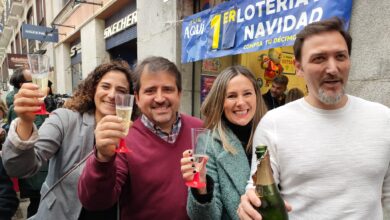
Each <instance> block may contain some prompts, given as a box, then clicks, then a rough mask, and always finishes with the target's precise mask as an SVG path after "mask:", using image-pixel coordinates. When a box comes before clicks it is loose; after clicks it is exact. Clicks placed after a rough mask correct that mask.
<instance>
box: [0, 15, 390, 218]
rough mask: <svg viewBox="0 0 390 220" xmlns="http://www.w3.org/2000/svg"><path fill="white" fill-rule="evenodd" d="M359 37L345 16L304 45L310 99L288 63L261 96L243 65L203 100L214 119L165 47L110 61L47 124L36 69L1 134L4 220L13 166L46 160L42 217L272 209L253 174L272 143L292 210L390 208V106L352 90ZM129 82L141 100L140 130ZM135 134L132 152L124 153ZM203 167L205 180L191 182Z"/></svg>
mask: <svg viewBox="0 0 390 220" xmlns="http://www.w3.org/2000/svg"><path fill="white" fill-rule="evenodd" d="M351 45H352V38H351V36H350V35H349V34H348V33H347V32H345V31H344V29H343V23H342V22H341V21H340V20H339V19H337V18H331V19H327V20H324V21H319V22H314V23H311V24H309V25H307V26H306V27H305V28H304V29H303V30H302V31H301V32H300V33H299V34H298V35H297V37H296V41H295V44H294V55H295V57H296V62H295V65H296V71H297V75H299V76H302V77H303V78H304V80H305V82H306V85H307V89H308V94H307V95H306V96H305V95H304V93H303V92H302V91H300V90H299V89H295V88H293V89H290V90H289V91H288V92H287V90H286V89H287V84H288V78H287V77H286V76H284V75H283V74H282V75H280V76H277V77H276V78H275V79H274V82H273V83H272V86H271V89H270V91H269V92H268V93H267V94H265V95H261V92H260V88H259V86H258V84H257V81H256V78H255V76H254V74H253V73H252V72H251V71H250V70H249V69H248V68H246V67H244V66H239V65H237V66H230V67H228V68H226V69H224V70H223V71H222V72H221V73H220V74H219V75H218V76H217V78H216V80H215V81H214V83H213V85H212V87H211V90H210V92H209V94H208V95H207V97H206V99H205V100H204V102H203V103H202V106H201V114H202V120H201V119H198V118H196V117H193V116H189V115H187V114H184V113H181V112H180V111H179V107H180V102H181V98H182V90H183V88H182V78H181V73H180V71H179V70H178V68H177V66H176V65H175V64H174V63H173V62H171V61H169V60H168V59H166V58H163V57H156V56H153V57H148V58H146V59H144V60H142V61H141V62H140V63H139V64H138V65H137V66H136V68H135V70H134V71H131V69H130V67H129V65H128V64H127V63H126V62H125V61H111V62H109V63H104V64H101V65H99V66H97V67H96V68H95V69H94V70H93V71H92V72H91V73H90V74H89V75H88V76H87V78H86V79H85V80H83V81H82V82H81V83H80V84H79V86H78V88H77V89H76V91H75V92H74V94H73V96H72V97H71V98H70V99H69V100H67V102H66V103H65V105H64V108H58V109H55V110H53V111H52V113H51V114H50V115H49V117H48V118H45V119H44V121H43V123H42V124H41V125H38V124H37V122H36V120H37V118H38V117H37V116H36V115H35V114H34V112H35V111H36V110H39V108H40V104H42V102H44V101H43V100H42V99H41V98H42V97H44V96H45V94H43V93H42V92H40V91H39V89H38V86H36V85H35V84H33V83H30V82H29V78H28V76H27V77H25V76H24V77H22V78H21V79H22V80H21V81H20V83H19V84H17V85H18V86H19V87H17V88H16V89H17V91H15V93H14V98H13V101H12V102H10V105H12V108H13V110H14V111H15V113H16V115H17V117H16V118H15V119H13V120H11V121H10V124H9V128H8V132H7V134H6V139H5V141H4V143H3V145H2V163H0V219H10V218H11V216H12V215H13V213H14V211H15V209H16V208H17V205H18V199H17V196H16V194H15V191H14V190H13V188H12V182H11V180H10V178H9V176H11V177H19V178H21V179H26V178H29V177H33V176H36V174H37V173H39V172H40V171H41V170H42V168H43V167H45V166H47V176H46V178H45V180H44V182H43V183H42V186H41V189H40V194H39V196H40V198H39V200H38V204H39V206H38V208H37V210H36V211H35V213H34V214H33V215H31V216H30V219H39V220H40V219H70V220H77V219H118V218H120V219H156V218H159V219H201V220H205V219H210V220H214V219H224V220H225V219H227V220H228V219H245V220H246V219H262V217H261V214H260V213H259V212H257V211H256V207H259V206H260V205H261V201H260V199H259V197H258V196H257V195H256V193H255V189H254V187H253V181H252V178H251V176H252V175H253V173H254V172H255V171H256V167H257V164H256V161H257V158H256V154H255V153H254V152H255V146H258V145H267V146H268V149H269V152H270V157H271V165H272V170H273V176H274V179H275V181H276V183H277V185H278V188H279V190H280V193H281V195H282V197H283V199H284V200H285V206H286V209H287V210H288V211H289V218H290V219H292V220H295V219H354V220H360V219H361V220H363V219H378V220H382V219H389V217H390V216H389V214H390V135H388V134H390V109H389V108H388V107H386V106H384V105H382V104H379V103H374V102H370V101H366V100H363V99H361V98H358V97H355V96H352V95H348V94H346V92H345V88H346V84H347V81H348V75H349V71H350V66H351V60H350V55H351ZM23 71H24V72H26V71H25V70H23ZM23 71H22V72H21V73H22V74H23ZM24 74H25V73H24ZM118 93H120V94H133V95H134V96H135V100H136V108H134V110H133V111H134V113H133V117H132V119H133V122H132V123H131V126H130V129H129V132H128V134H127V135H125V134H124V133H123V131H124V128H123V126H122V121H123V119H121V118H119V117H118V116H117V115H116V107H115V95H116V94H118ZM5 109H6V106H5ZM0 110H1V111H2V112H3V118H4V114H5V113H4V112H6V110H4V111H3V107H1V105H0ZM201 127H204V128H208V129H209V130H210V131H211V132H210V134H209V135H208V136H204V137H202V138H201V141H200V142H199V143H198V144H205V141H208V143H207V144H208V148H207V152H206V155H207V156H206V158H205V159H204V160H203V162H202V164H203V165H202V166H201V167H199V166H197V165H196V158H195V157H194V156H195V155H194V153H195V152H193V150H192V149H189V148H190V146H191V129H192V128H201ZM123 138H124V139H125V142H126V146H127V147H128V148H129V150H130V152H128V153H117V152H115V149H116V146H117V145H118V143H119V140H120V139H123ZM3 165H4V167H3ZM195 174H197V175H199V177H200V180H201V181H202V182H204V183H205V186H203V187H200V188H188V187H187V186H186V185H185V182H187V181H191V180H192V179H193V178H194V176H195ZM362 194H364V195H363V196H362ZM386 216H387V217H386Z"/></svg>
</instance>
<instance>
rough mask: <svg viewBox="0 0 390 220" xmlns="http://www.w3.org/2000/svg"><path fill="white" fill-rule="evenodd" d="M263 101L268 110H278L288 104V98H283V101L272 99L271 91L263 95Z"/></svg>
mask: <svg viewBox="0 0 390 220" xmlns="http://www.w3.org/2000/svg"><path fill="white" fill-rule="evenodd" d="M263 99H264V101H265V104H266V105H267V108H268V110H271V109H274V108H277V107H279V106H282V105H284V104H285V103H286V96H283V98H282V99H281V100H278V99H277V98H274V97H272V95H271V91H270V90H268V92H267V93H265V94H264V95H263Z"/></svg>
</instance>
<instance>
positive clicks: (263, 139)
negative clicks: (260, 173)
mask: <svg viewBox="0 0 390 220" xmlns="http://www.w3.org/2000/svg"><path fill="white" fill-rule="evenodd" d="M267 116H269V114H266V115H265V116H264V117H263V118H262V119H261V121H260V123H259V125H258V126H257V128H256V131H255V134H254V136H253V145H252V163H251V174H250V176H249V180H248V184H247V185H246V190H248V189H250V188H254V186H253V179H252V175H253V174H254V173H255V172H256V169H257V157H256V154H255V151H256V146H259V145H266V146H267V147H268V150H269V152H270V159H271V167H272V170H273V175H274V179H275V182H276V184H279V170H278V169H277V164H276V162H275V159H274V157H273V156H274V152H275V151H274V148H275V132H274V125H273V124H274V123H273V120H272V119H271V117H267Z"/></svg>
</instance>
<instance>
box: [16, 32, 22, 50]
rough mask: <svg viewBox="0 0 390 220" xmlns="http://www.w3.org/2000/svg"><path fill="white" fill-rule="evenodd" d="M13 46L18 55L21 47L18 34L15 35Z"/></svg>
mask: <svg viewBox="0 0 390 220" xmlns="http://www.w3.org/2000/svg"><path fill="white" fill-rule="evenodd" d="M15 45H16V51H15V53H17V54H19V53H20V48H21V46H20V35H19V34H17V35H16V41H15Z"/></svg>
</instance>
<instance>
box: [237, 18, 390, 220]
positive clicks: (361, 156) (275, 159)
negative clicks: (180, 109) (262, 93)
mask: <svg viewBox="0 0 390 220" xmlns="http://www.w3.org/2000/svg"><path fill="white" fill-rule="evenodd" d="M351 45H352V38H351V36H350V35H349V34H348V33H347V32H346V31H344V28H343V22H342V21H341V20H340V19H339V18H331V19H327V20H323V21H319V22H314V23H311V24H309V25H307V26H306V27H305V28H304V29H303V30H302V31H301V32H300V33H299V34H297V37H296V41H295V43H294V54H295V58H296V63H295V66H296V70H297V75H299V76H303V77H304V79H305V81H306V84H307V86H308V91H309V93H308V95H307V96H305V97H304V98H303V99H299V100H297V101H295V102H291V103H288V104H286V105H284V106H282V107H279V108H277V109H275V110H273V111H270V112H268V113H267V114H266V115H265V116H264V117H263V119H262V120H261V122H260V123H259V125H258V127H257V129H256V132H255V136H254V146H256V145H263V144H264V145H267V146H268V147H269V150H270V156H271V164H272V169H273V175H274V178H275V181H276V183H277V184H279V187H280V192H281V195H282V197H283V199H284V200H285V201H286V202H288V203H289V204H290V205H291V206H292V211H291V212H290V213H289V219H290V220H297V219H351V220H352V219H353V220H366V219H378V220H379V219H380V220H382V219H388V217H389V216H387V217H384V216H385V215H386V213H387V215H388V214H389V212H390V135H389V134H390V109H389V108H388V107H386V106H384V105H382V104H379V103H374V102H370V101H366V100H363V99H361V98H358V97H355V96H352V95H347V94H346V93H345V87H346V84H347V80H348V76H349V71H350V68H351V58H350V55H351ZM294 131H298V132H294ZM255 160H256V158H253V159H252V172H254V170H255ZM259 205H260V201H259V199H258V198H257V197H256V195H255V192H254V190H253V187H252V183H249V184H248V186H247V191H246V194H245V195H243V196H242V198H241V203H240V205H239V208H238V213H239V216H240V218H241V219H261V216H260V214H258V213H257V212H256V211H255V210H254V208H253V206H259Z"/></svg>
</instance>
